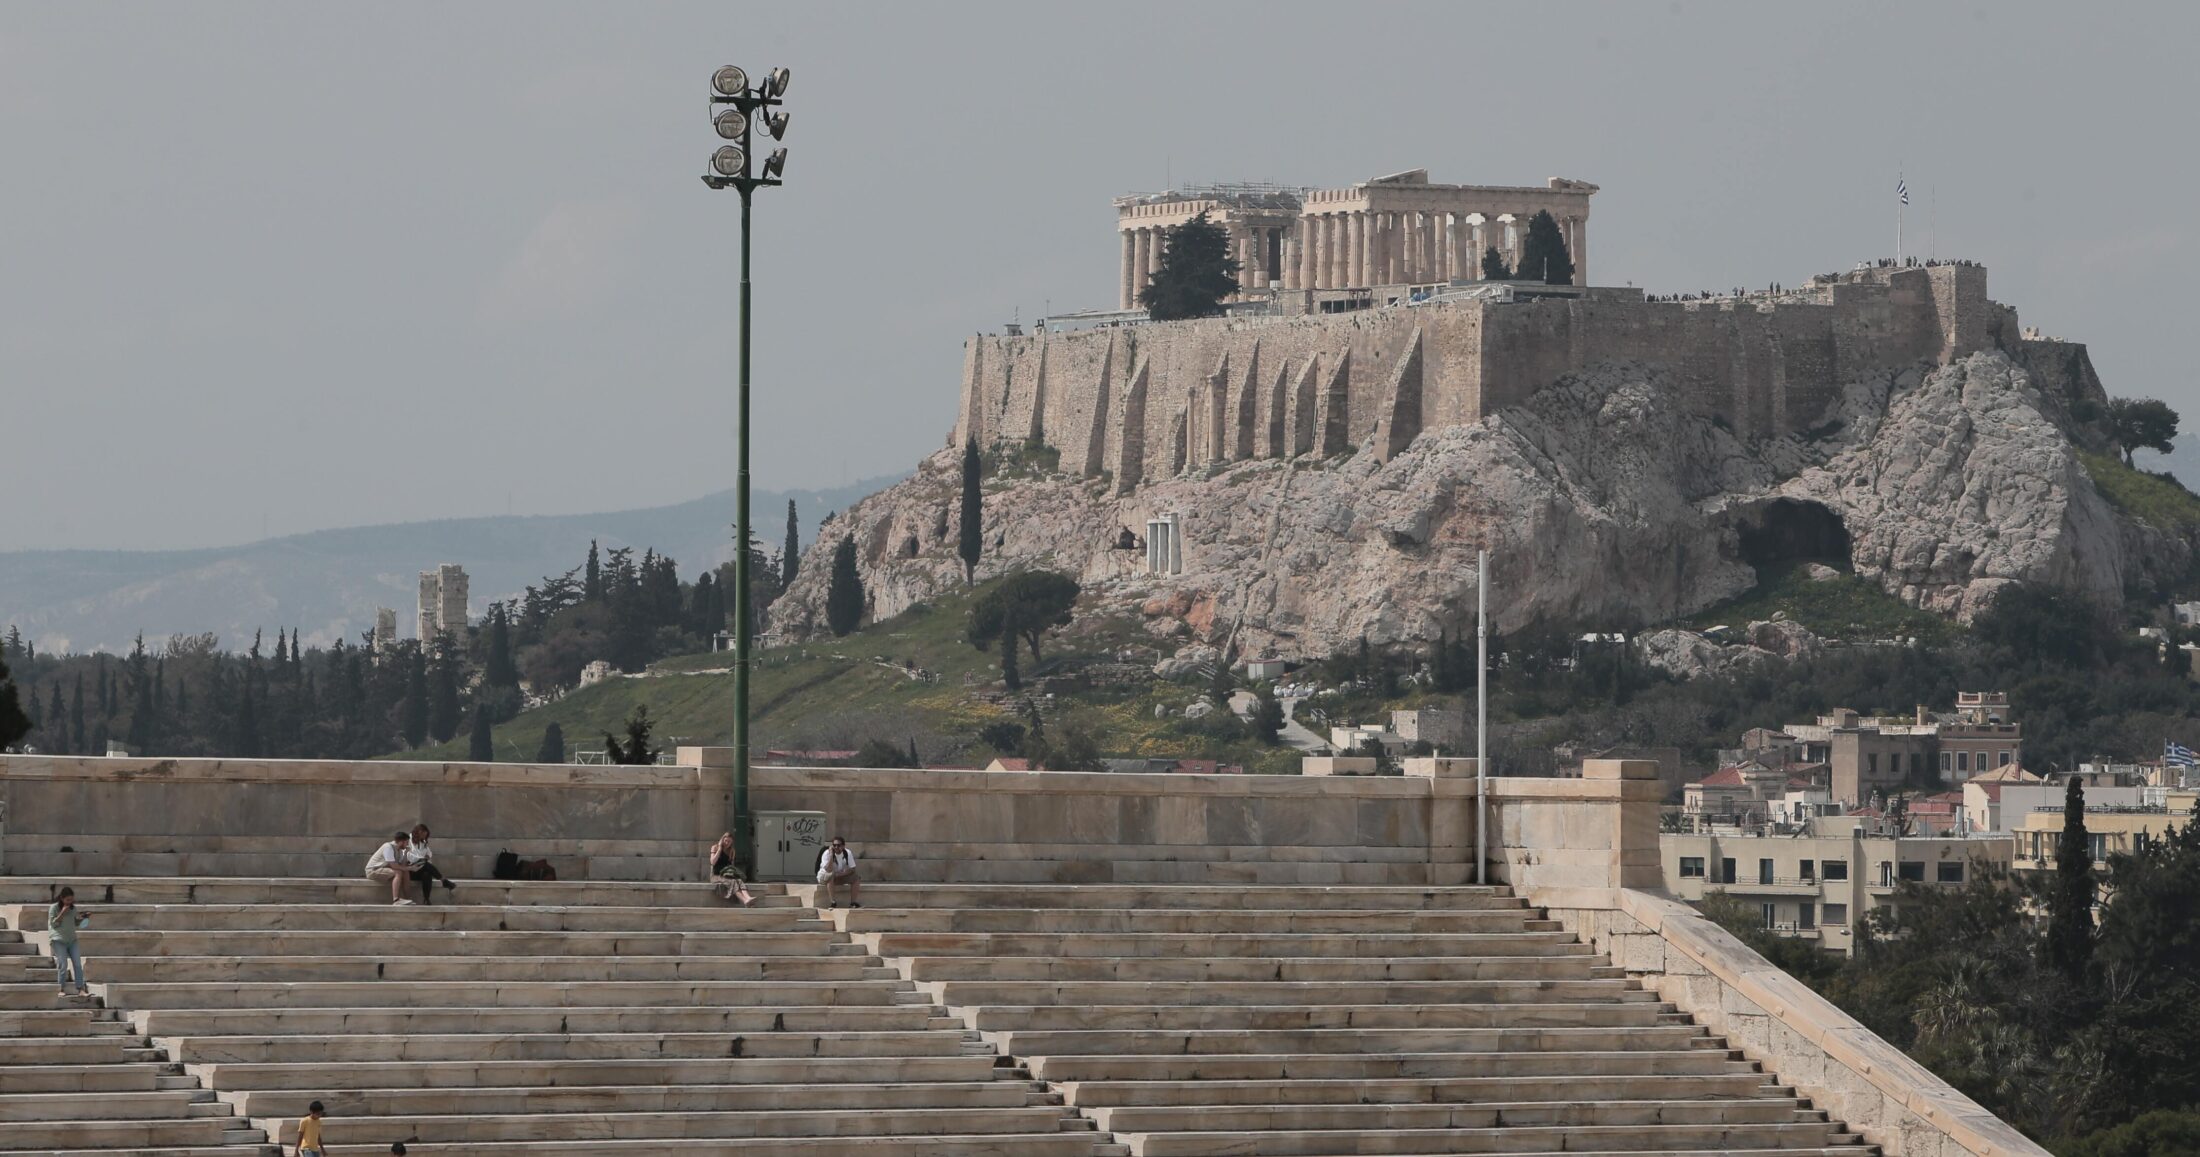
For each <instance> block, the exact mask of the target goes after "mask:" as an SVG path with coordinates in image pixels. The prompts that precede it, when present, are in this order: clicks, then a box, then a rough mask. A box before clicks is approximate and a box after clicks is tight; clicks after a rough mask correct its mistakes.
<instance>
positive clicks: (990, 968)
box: [891, 956, 1596, 984]
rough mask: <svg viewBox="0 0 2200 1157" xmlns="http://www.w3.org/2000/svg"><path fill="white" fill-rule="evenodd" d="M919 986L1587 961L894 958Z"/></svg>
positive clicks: (1310, 977)
mask: <svg viewBox="0 0 2200 1157" xmlns="http://www.w3.org/2000/svg"><path fill="white" fill-rule="evenodd" d="M891 959H892V961H893V965H894V967H896V968H898V969H899V970H900V971H901V974H902V975H904V976H907V977H908V978H909V979H911V980H916V981H953V980H983V981H1033V980H1051V981H1077V980H1117V981H1158V982H1170V981H1201V982H1213V981H1310V982H1322V983H1332V984H1334V983H1354V984H1356V983H1360V982H1366V981H1386V980H1427V981H1464V980H1587V979H1589V978H1590V977H1591V976H1592V975H1594V969H1595V962H1596V958H1595V957H1591V956H1460V957H1448V958H1447V957H1434V956H1398V957H1358V956H1347V957H1321V956H1315V957H1272V958H1269V959H1265V960H1264V959H1259V958H1254V957H1243V956H1221V957H1213V956H1188V957H1178V958H1162V957H1153V956H1129V957H1120V958H1118V957H1104V956H1103V957H1092V956H1070V957H1060V956H896V957H892V958H891Z"/></svg>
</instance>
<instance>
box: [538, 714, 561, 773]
mask: <svg viewBox="0 0 2200 1157" xmlns="http://www.w3.org/2000/svg"><path fill="white" fill-rule="evenodd" d="M535 762H536V763H564V762H565V728H563V727H560V726H558V725H557V723H556V722H555V721H553V722H552V723H551V724H550V725H549V726H547V727H544V728H543V729H542V746H540V747H537V748H536V749H535Z"/></svg>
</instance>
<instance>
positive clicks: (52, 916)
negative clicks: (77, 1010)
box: [46, 888, 92, 996]
mask: <svg viewBox="0 0 2200 1157" xmlns="http://www.w3.org/2000/svg"><path fill="white" fill-rule="evenodd" d="M91 922H92V918H91V917H90V916H86V915H85V914H84V913H83V911H82V910H81V909H79V908H78V907H77V906H76V889H74V888H63V889H61V893H60V894H59V895H57V896H55V897H54V902H53V903H52V904H51V905H50V906H48V907H47V909H46V931H47V932H48V933H49V934H51V936H52V944H53V963H54V968H55V969H56V970H57V971H59V972H60V974H61V995H63V996H67V995H69V975H70V968H71V966H74V968H75V974H76V994H77V995H78V996H90V995H91V994H92V989H91V985H90V984H89V983H87V982H86V981H85V979H84V950H83V949H81V948H79V947H77V944H76V931H77V929H79V928H82V927H84V926H85V925H86V924H89V923H91Z"/></svg>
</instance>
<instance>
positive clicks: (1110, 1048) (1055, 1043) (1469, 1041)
mask: <svg viewBox="0 0 2200 1157" xmlns="http://www.w3.org/2000/svg"><path fill="white" fill-rule="evenodd" d="M1702 1035H1703V1030H1702V1029H1701V1028H1698V1027H1696V1026H1695V1025H1652V1026H1639V1027H1633V1028H1450V1029H1402V1028H1384V1029H1349V1028H1348V1029H1296V1030H1279V1031H1260V1030H1240V1031H1230V1030H1213V1031H1193V1032H1140V1031H1135V1030H1127V1031H1097V1032H1000V1033H987V1034H986V1038H987V1039H988V1040H989V1041H991V1042H992V1043H993V1044H994V1045H995V1046H996V1047H998V1048H999V1049H1000V1050H1001V1051H1002V1052H1004V1053H1009V1054H1011V1055H1014V1056H1019V1057H1055V1056H1133V1055H1139V1054H1148V1053H1159V1054H1163V1055H1184V1056H1203V1055H1212V1054H1250V1055H1253V1056H1271V1055H1279V1054H1302V1053H1360V1054H1376V1055H1387V1054H1391V1053H1491V1052H1496V1053H1520V1052H1620V1051H1626V1050H1631V1049H1641V1050H1648V1051H1665V1050H1672V1049H1678V1048H1686V1047H1687V1043H1688V1042H1689V1041H1690V1040H1693V1039H1696V1038H1699V1037H1701V1036H1702Z"/></svg>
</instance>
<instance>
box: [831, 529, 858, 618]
mask: <svg viewBox="0 0 2200 1157" xmlns="http://www.w3.org/2000/svg"><path fill="white" fill-rule="evenodd" d="M863 603H864V598H863V576H862V575H861V574H859V573H857V571H856V539H855V536H854V535H852V534H849V535H843V536H841V539H840V545H839V546H836V547H834V548H833V569H832V572H831V574H830V575H829V576H828V578H827V582H826V584H825V625H826V626H827V627H828V628H830V629H831V630H832V632H833V634H835V635H845V634H847V633H848V632H850V631H853V630H855V629H856V626H857V625H858V624H859V623H861V622H862V621H863Z"/></svg>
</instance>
